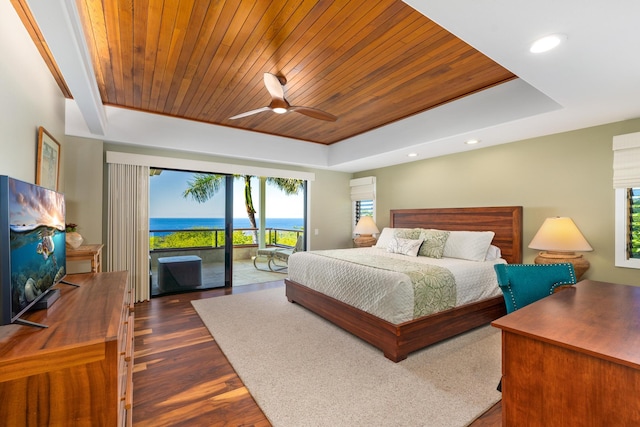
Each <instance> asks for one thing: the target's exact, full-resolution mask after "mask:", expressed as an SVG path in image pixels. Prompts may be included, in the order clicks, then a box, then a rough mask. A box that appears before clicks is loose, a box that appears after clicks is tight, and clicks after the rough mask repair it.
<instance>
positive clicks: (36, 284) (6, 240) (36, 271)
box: [0, 176, 66, 325]
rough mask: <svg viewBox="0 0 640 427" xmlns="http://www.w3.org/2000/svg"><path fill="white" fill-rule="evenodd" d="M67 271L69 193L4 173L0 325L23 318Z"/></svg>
mask: <svg viewBox="0 0 640 427" xmlns="http://www.w3.org/2000/svg"><path fill="white" fill-rule="evenodd" d="M65 275H66V247H65V203H64V195H63V194H61V193H58V192H56V191H53V190H50V189H47V188H44V187H40V186H38V185H35V184H30V183H28V182H24V181H20V180H17V179H14V178H11V177H8V176H0V295H1V296H0V298H1V299H0V324H3V325H4V324H8V323H14V322H17V321H19V317H20V316H22V315H23V314H24V313H25V312H26V311H27V310H29V309H30V308H31V307H33V305H34V304H36V303H37V302H38V301H39V300H40V299H42V298H43V297H44V296H45V295H46V294H47V293H48V292H49V291H50V290H51V287H52V286H54V285H55V284H57V283H58V282H59V281H61V280H62V278H63V277H64V276H65Z"/></svg>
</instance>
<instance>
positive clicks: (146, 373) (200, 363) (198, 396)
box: [133, 280, 502, 427]
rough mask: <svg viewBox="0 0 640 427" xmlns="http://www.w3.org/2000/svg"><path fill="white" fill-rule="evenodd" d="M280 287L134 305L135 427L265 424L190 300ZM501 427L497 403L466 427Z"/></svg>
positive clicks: (167, 298) (266, 285) (239, 289)
mask: <svg viewBox="0 0 640 427" xmlns="http://www.w3.org/2000/svg"><path fill="white" fill-rule="evenodd" d="M279 286H284V283H283V281H281V280H280V281H277V282H269V283H262V284H256V285H245V286H238V287H234V288H232V289H214V290H209V291H202V292H191V293H184V294H180V295H168V296H164V297H160V298H153V299H152V300H151V301H148V302H144V303H139V304H136V306H135V366H134V373H133V390H134V391H133V423H134V425H135V426H141V427H142V426H153V427H159V426H257V427H260V426H270V425H271V424H270V423H269V421H268V420H267V418H266V417H265V416H264V414H263V413H262V411H261V410H260V408H259V407H258V405H257V404H256V403H255V401H254V400H253V397H252V396H251V394H250V393H249V391H248V390H247V389H246V387H245V386H244V384H242V381H241V380H240V378H238V376H237V375H236V373H235V372H234V370H233V368H232V367H231V365H230V364H229V362H228V361H227V358H226V357H225V355H224V354H223V353H222V351H221V350H220V348H219V347H218V345H217V344H216V342H215V341H214V340H213V338H212V337H211V334H210V333H209V331H208V330H207V328H206V327H205V326H204V324H203V323H202V321H201V320H200V317H199V316H198V315H197V313H196V311H195V310H194V308H193V306H192V305H191V301H192V300H194V299H202V298H212V297H217V296H222V295H228V294H231V293H234V294H235V293H242V292H252V291H256V290H260V289H267V288H273V287H279ZM381 357H382V355H381ZM500 425H502V414H501V406H500V402H498V403H497V404H496V405H495V406H494V407H493V408H491V409H490V410H489V411H487V412H486V413H485V414H484V415H482V416H481V417H480V418H478V419H477V420H476V421H474V422H473V423H472V424H471V426H472V427H489V426H491V427H493V426H496V427H497V426H500Z"/></svg>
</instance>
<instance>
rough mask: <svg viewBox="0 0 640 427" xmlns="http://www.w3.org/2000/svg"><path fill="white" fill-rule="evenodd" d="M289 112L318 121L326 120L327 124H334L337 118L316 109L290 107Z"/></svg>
mask: <svg viewBox="0 0 640 427" xmlns="http://www.w3.org/2000/svg"><path fill="white" fill-rule="evenodd" d="M289 111H295V112H296V113H300V114H304V115H305V116H309V117H312V118H314V119H318V120H326V121H328V122H335V121H336V120H338V118H337V117H336V116H334V115H333V114H329V113H327V112H325V111H322V110H318V109H317V108H311V107H296V106H293V105H292V106H291V107H289Z"/></svg>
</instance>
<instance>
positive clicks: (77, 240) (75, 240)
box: [65, 231, 84, 249]
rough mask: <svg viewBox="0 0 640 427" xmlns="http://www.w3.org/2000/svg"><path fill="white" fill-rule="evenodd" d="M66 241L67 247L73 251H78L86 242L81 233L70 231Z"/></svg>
mask: <svg viewBox="0 0 640 427" xmlns="http://www.w3.org/2000/svg"><path fill="white" fill-rule="evenodd" d="M65 240H66V242H67V246H69V247H70V248H73V249H78V248H79V247H80V245H81V244H82V241H83V240H84V239H83V238H82V236H81V235H80V233H78V232H76V231H70V232H68V233H67V234H66V236H65Z"/></svg>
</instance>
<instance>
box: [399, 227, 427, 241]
mask: <svg viewBox="0 0 640 427" xmlns="http://www.w3.org/2000/svg"><path fill="white" fill-rule="evenodd" d="M421 233H422V229H421V228H396V232H395V233H394V236H396V237H399V238H401V239H412V240H417V239H419V238H420V234H421Z"/></svg>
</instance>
